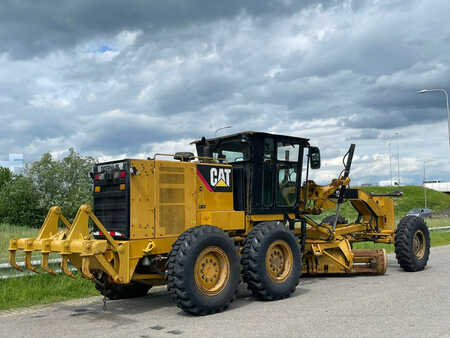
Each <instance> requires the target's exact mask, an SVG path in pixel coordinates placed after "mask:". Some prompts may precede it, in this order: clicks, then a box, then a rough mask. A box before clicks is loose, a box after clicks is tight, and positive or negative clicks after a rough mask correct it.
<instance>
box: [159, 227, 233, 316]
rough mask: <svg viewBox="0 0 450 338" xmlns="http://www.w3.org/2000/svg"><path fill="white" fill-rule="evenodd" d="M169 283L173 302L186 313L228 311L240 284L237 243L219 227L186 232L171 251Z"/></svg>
mask: <svg viewBox="0 0 450 338" xmlns="http://www.w3.org/2000/svg"><path fill="white" fill-rule="evenodd" d="M167 282H168V283H167V288H168V290H169V293H170V295H171V296H172V299H173V300H174V301H175V303H176V304H177V306H178V307H179V308H181V309H182V310H183V311H185V312H188V313H191V314H194V315H207V314H211V313H216V312H221V311H223V310H225V309H226V308H227V307H228V306H229V305H230V303H231V302H232V301H233V299H234V297H235V294H236V292H237V289H238V286H239V282H240V264H239V256H238V253H237V250H236V247H235V245H234V241H233V240H232V239H231V238H230V237H228V235H227V234H226V233H225V232H224V231H223V230H221V229H219V228H217V227H215V226H208V225H200V226H196V227H194V228H190V229H188V230H186V231H185V232H184V233H182V234H181V235H180V237H178V239H177V240H176V241H175V243H174V244H173V246H172V250H171V251H170V254H169V259H168V262H167Z"/></svg>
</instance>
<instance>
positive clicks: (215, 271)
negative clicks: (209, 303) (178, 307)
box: [194, 246, 230, 296]
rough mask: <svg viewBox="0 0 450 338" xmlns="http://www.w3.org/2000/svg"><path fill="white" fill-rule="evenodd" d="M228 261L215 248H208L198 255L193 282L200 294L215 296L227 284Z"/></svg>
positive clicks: (218, 249)
mask: <svg viewBox="0 0 450 338" xmlns="http://www.w3.org/2000/svg"><path fill="white" fill-rule="evenodd" d="M229 277H230V261H229V259H228V257H227V255H226V254H225V252H224V251H223V250H222V249H221V248H219V247H217V246H209V247H207V248H205V249H203V250H202V251H201V252H200V254H199V255H198V257H197V259H196V261H195V265H194V280H195V284H196V285H197V287H198V289H199V290H200V292H201V293H203V294H205V295H208V296H215V295H217V294H218V293H220V292H221V291H222V290H223V289H224V288H225V286H226V285H227V283H228V280H229Z"/></svg>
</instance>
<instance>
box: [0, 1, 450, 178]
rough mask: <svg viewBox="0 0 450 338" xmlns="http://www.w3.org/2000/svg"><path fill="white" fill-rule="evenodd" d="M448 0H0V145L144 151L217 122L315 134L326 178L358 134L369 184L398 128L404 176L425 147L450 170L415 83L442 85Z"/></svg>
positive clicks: (439, 127)
mask: <svg viewBox="0 0 450 338" xmlns="http://www.w3.org/2000/svg"><path fill="white" fill-rule="evenodd" d="M449 10H450V4H449V3H448V2H447V1H444V0H429V1H425V0H414V1H408V2H404V1H387V0H377V1H375V0H365V1H356V0H355V1H350V0H346V1H281V0H279V1H264V2H261V1H256V0H253V1H251V0H248V1H231V2H226V3H223V2H208V5H205V3H204V2H203V1H197V0H196V1H192V0H191V1H187V2H184V3H183V5H180V3H179V2H178V1H171V0H169V1H153V2H147V1H135V2H132V3H130V2H123V1H108V2H103V1H100V2H98V1H96V2H91V1H77V2H65V1H62V2H58V3H57V4H55V3H54V2H50V1H42V2H39V3H36V4H34V3H21V4H20V3H19V2H16V1H4V2H2V4H0V28H1V29H0V38H1V39H2V41H3V43H2V46H0V93H1V94H0V107H1V109H2V114H0V135H1V136H0V149H2V151H3V152H9V151H14V152H18V153H20V152H23V153H24V154H25V159H27V160H34V159H36V158H38V157H39V156H40V155H41V154H42V153H43V152H46V151H51V152H53V153H55V154H60V153H62V152H63V151H65V150H66V149H67V148H68V147H74V148H75V149H77V150H79V151H81V152H82V153H83V154H86V155H92V156H95V157H98V158H102V159H106V158H108V159H109V158H114V157H121V156H129V157H133V156H137V157H139V156H146V155H145V154H149V153H155V152H161V151H159V150H158V149H162V150H163V149H165V150H164V151H170V152H172V151H173V152H174V151H177V150H188V149H190V148H189V146H188V143H189V142H188V141H187V140H194V139H198V138H200V137H201V136H206V137H211V136H214V132H215V130H216V129H218V128H221V127H223V126H229V125H231V126H232V128H231V129H227V130H226V131H224V132H227V133H228V132H230V133H231V132H239V131H243V130H260V131H269V132H274V133H281V134H289V135H296V136H302V137H306V138H310V139H311V143H312V144H315V145H318V146H320V147H321V150H322V155H323V158H324V159H325V162H324V163H325V164H326V165H327V167H326V168H323V169H321V171H320V173H319V172H318V171H315V174H314V175H317V178H318V179H319V180H321V182H326V181H327V180H330V179H332V178H333V177H335V176H336V174H337V173H338V172H339V171H340V169H341V157H342V156H343V155H344V154H345V152H346V150H347V149H348V145H349V143H351V142H354V143H357V156H356V157H355V164H354V172H353V175H354V176H352V177H353V179H354V181H355V182H360V183H376V182H379V181H383V180H384V181H385V180H389V179H390V177H389V175H390V170H389V165H387V164H386V163H387V162H389V161H388V159H389V155H387V154H388V145H389V143H391V146H393V145H396V144H397V143H396V142H397V138H396V137H394V136H393V135H395V133H396V132H398V133H399V134H400V136H399V137H398V143H399V148H400V154H401V156H400V157H401V163H403V165H401V166H402V167H403V166H404V170H402V171H401V172H402V173H401V175H402V179H404V181H405V182H406V181H408V182H416V183H417V182H420V175H421V171H420V165H419V164H420V161H421V160H422V159H426V158H441V159H444V160H443V161H441V162H440V164H438V163H437V162H432V164H430V165H431V166H433V170H434V171H433V172H434V173H435V175H436V177H439V178H441V180H445V179H450V178H449V177H448V175H449V174H448V173H449V170H448V135H447V124H446V123H447V114H446V112H445V108H444V101H443V98H442V96H439V95H440V94H438V93H429V94H423V95H418V94H417V93H416V90H418V89H422V88H430V87H438V88H441V87H444V88H449V89H450V80H449V78H450V76H449V75H450V74H449V72H450V71H449V69H450V66H449V64H450V60H449V58H450V57H449V55H450V44H448V39H449V36H450V28H449V27H450V26H448V25H445V24H442V23H443V22H444V23H445V22H446V13H448V11H449ZM412 23H414V24H412ZM447 26H448V27H447ZM438 31H439V32H441V33H440V34H434V32H438ZM430 131H432V133H430ZM177 147H179V148H180V149H176V148H177ZM391 148H394V147H391ZM445 160H447V162H446V161H445Z"/></svg>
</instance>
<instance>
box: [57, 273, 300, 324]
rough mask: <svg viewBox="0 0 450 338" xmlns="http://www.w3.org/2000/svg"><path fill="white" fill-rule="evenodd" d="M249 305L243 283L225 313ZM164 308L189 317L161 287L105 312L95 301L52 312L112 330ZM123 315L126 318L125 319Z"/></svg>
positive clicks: (108, 305) (109, 302)
mask: <svg viewBox="0 0 450 338" xmlns="http://www.w3.org/2000/svg"><path fill="white" fill-rule="evenodd" d="M304 285H305V284H304V283H303V282H302V281H301V282H300V285H299V287H297V289H296V290H295V292H294V293H293V294H292V295H291V296H290V298H292V297H299V296H301V295H303V294H305V293H307V292H309V289H307V288H305V287H304ZM253 302H259V300H258V299H256V298H255V297H253V295H252V293H251V291H250V290H249V289H248V288H247V285H246V284H245V283H241V284H240V285H239V288H238V291H237V295H236V299H235V300H234V301H233V303H232V304H231V305H230V307H229V309H227V311H233V310H234V309H239V308H242V307H245V306H247V305H249V304H251V303H253ZM164 308H169V309H171V310H174V311H176V314H177V315H181V316H188V317H193V316H192V315H190V314H188V313H185V312H183V311H182V310H180V309H178V308H177V307H176V305H175V303H174V302H173V301H172V300H171V298H170V295H169V292H168V291H167V288H166V287H165V286H162V287H155V288H153V289H151V290H150V292H149V293H148V295H147V296H145V297H140V298H133V299H122V300H107V302H106V310H104V308H103V301H102V300H101V299H99V300H95V301H93V302H91V303H89V304H86V305H68V304H64V303H62V304H60V305H58V306H57V308H56V309H55V311H64V312H66V313H67V314H68V316H69V317H72V318H75V317H82V318H83V320H87V321H92V322H94V321H97V320H102V321H109V322H111V324H112V326H111V327H113V328H114V327H116V326H121V325H120V324H119V323H124V322H127V323H128V324H130V323H132V322H133V319H130V317H132V316H130V315H133V314H143V313H149V314H151V313H153V312H157V311H160V310H162V309H164ZM124 315H126V318H125V317H124Z"/></svg>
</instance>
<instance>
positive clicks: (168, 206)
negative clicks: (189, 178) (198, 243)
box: [159, 166, 185, 235]
mask: <svg viewBox="0 0 450 338" xmlns="http://www.w3.org/2000/svg"><path fill="white" fill-rule="evenodd" d="M159 183H160V189H159V207H160V218H159V225H160V227H161V228H162V232H163V233H164V234H165V235H175V234H179V233H181V232H183V231H184V228H185V198H184V193H185V191H184V168H180V167H169V166H161V167H160V173H159Z"/></svg>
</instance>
